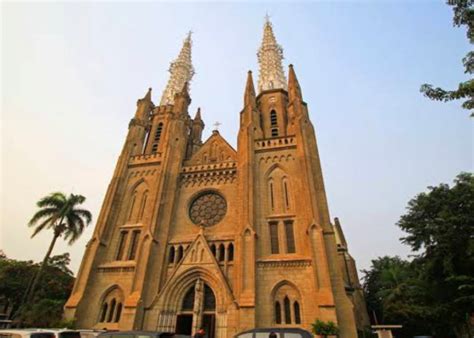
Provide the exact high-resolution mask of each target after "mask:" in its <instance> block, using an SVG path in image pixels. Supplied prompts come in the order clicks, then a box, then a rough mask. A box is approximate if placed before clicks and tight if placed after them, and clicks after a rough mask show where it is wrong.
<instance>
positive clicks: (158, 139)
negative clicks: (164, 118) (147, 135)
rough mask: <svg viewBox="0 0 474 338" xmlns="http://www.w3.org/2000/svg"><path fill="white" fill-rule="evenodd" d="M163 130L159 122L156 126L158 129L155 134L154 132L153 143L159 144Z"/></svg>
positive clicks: (161, 123)
mask: <svg viewBox="0 0 474 338" xmlns="http://www.w3.org/2000/svg"><path fill="white" fill-rule="evenodd" d="M162 130H163V122H160V123H159V124H158V127H157V128H156V132H155V139H154V141H155V142H156V143H159V142H160V138H161V131H162Z"/></svg>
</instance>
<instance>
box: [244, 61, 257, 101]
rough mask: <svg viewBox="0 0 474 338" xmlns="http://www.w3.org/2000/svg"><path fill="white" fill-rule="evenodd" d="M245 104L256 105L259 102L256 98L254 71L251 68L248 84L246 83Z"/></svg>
mask: <svg viewBox="0 0 474 338" xmlns="http://www.w3.org/2000/svg"><path fill="white" fill-rule="evenodd" d="M244 105H245V106H247V105H250V106H252V107H256V105H257V102H256V98H255V87H254V85H253V77H252V71H251V70H249V71H248V73H247V84H246V85H245V94H244Z"/></svg>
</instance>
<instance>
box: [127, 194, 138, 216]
mask: <svg viewBox="0 0 474 338" xmlns="http://www.w3.org/2000/svg"><path fill="white" fill-rule="evenodd" d="M136 198H137V192H136V191H134V192H133V196H132V202H131V203H130V209H129V210H128V217H127V221H130V220H132V215H133V208H134V207H135V200H136Z"/></svg>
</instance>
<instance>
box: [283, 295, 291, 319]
mask: <svg viewBox="0 0 474 338" xmlns="http://www.w3.org/2000/svg"><path fill="white" fill-rule="evenodd" d="M283 306H284V307H285V324H291V309H290V299H289V298H288V297H285V299H284V300H283Z"/></svg>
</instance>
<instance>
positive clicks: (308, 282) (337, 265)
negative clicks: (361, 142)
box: [65, 19, 369, 338]
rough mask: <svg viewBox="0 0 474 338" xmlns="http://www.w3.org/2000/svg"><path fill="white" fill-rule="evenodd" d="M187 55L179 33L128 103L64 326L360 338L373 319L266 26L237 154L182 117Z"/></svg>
mask: <svg viewBox="0 0 474 338" xmlns="http://www.w3.org/2000/svg"><path fill="white" fill-rule="evenodd" d="M191 49H192V41H191V36H190V35H188V36H187V38H186V39H185V41H184V44H183V46H182V49H181V51H180V53H179V55H178V57H177V59H176V60H175V61H174V62H172V63H171V67H170V70H169V72H170V77H169V81H168V83H167V86H166V88H165V89H164V91H163V94H162V96H161V100H160V103H159V105H155V104H154V103H153V101H152V93H151V89H150V90H149V91H148V92H147V94H146V95H145V97H143V98H142V99H139V100H138V102H137V109H136V112H135V115H134V116H133V118H132V119H131V121H130V123H129V125H128V133H127V136H126V139H125V143H124V146H123V149H122V151H121V153H120V156H119V158H118V161H117V164H116V167H115V171H114V173H113V177H112V180H111V182H110V184H109V186H108V189H107V192H106V194H105V198H104V202H103V205H102V209H101V211H100V214H99V217H98V219H97V224H96V228H95V230H94V233H93V236H92V238H91V240H90V241H89V242H88V244H87V246H86V251H85V254H84V258H83V260H82V264H81V267H80V270H79V272H78V276H77V279H76V282H75V285H74V288H73V291H72V293H71V296H70V298H69V300H68V301H67V303H66V305H65V317H66V318H67V319H75V321H76V326H77V327H80V328H95V329H104V328H106V329H111V330H114V329H115V330H132V329H133V330H152V331H166V332H176V333H181V334H194V332H196V330H198V329H199V328H204V330H205V331H206V335H207V337H208V338H230V337H233V336H234V335H235V334H236V333H239V332H240V331H243V330H247V329H252V328H259V327H260V328H263V327H301V328H304V329H306V330H310V328H311V323H313V322H314V321H315V320H316V319H320V320H323V321H333V322H335V323H337V325H338V327H339V329H340V334H339V337H341V338H355V337H357V331H358V330H360V329H362V328H364V327H365V326H366V325H368V323H369V320H368V315H367V311H366V308H365V302H364V298H363V294H362V289H361V286H360V284H359V279H358V276H357V269H356V266H355V262H354V260H353V258H352V257H351V256H350V254H349V252H348V247H347V243H346V240H345V238H344V235H343V232H342V229H341V225H340V222H339V220H338V219H337V218H336V219H334V221H331V219H330V216H329V209H328V203H327V198H326V193H325V189H324V182H323V175H322V171H321V164H320V158H319V155H318V147H317V144H316V137H315V131H314V127H313V124H312V123H311V121H310V118H309V114H308V106H307V103H306V102H305V101H304V99H303V94H302V90H301V88H300V85H299V83H298V79H297V77H296V74H295V70H294V68H293V66H292V65H290V66H289V69H288V75H286V72H285V70H284V69H283V66H282V59H283V50H282V48H281V46H280V45H279V44H278V43H277V41H276V38H275V35H274V32H273V27H272V24H271V22H270V21H269V20H268V19H267V20H266V22H265V24H264V31H263V40H262V44H261V46H260V48H259V51H258V54H257V55H258V61H259V74H258V86H257V89H258V91H256V90H255V87H254V82H253V76H252V73H251V72H250V71H249V72H248V75H247V82H246V84H245V89H244V95H243V102H242V110H241V111H240V126H239V129H238V135H237V149H234V148H233V147H232V146H231V145H230V144H229V143H228V142H227V141H226V140H225V139H224V138H223V137H222V136H221V135H220V134H219V131H217V130H213V131H212V135H211V136H210V137H209V138H208V139H207V140H205V141H203V140H202V132H203V129H204V121H203V117H202V114H203V113H201V111H200V109H199V108H198V109H197V112H195V113H193V114H192V115H193V116H194V117H193V118H192V117H191V115H190V112H189V106H190V103H191V96H190V86H189V83H190V81H191V79H192V77H193V75H194V68H193V65H192V62H191ZM287 78H288V80H287ZM236 113H237V112H236Z"/></svg>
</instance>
